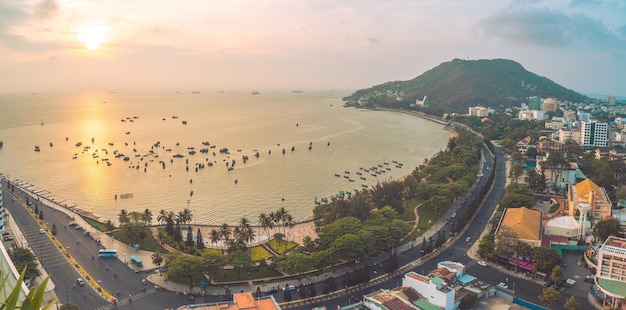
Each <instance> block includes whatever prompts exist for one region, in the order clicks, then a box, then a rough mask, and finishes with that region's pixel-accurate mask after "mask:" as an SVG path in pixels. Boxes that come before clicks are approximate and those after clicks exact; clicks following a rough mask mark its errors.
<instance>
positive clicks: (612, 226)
mask: <svg viewBox="0 0 626 310" xmlns="http://www.w3.org/2000/svg"><path fill="white" fill-rule="evenodd" d="M619 232H620V224H619V221H618V220H617V219H609V220H604V221H600V222H598V223H596V225H595V226H594V227H593V235H594V236H595V237H596V239H597V240H600V241H601V242H604V240H606V239H607V238H608V237H609V236H617V235H618V234H619Z"/></svg>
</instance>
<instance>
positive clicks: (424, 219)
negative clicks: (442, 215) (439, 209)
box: [417, 206, 435, 233]
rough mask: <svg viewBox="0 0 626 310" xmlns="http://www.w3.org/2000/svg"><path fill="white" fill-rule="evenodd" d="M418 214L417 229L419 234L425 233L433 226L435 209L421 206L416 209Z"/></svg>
mask: <svg viewBox="0 0 626 310" xmlns="http://www.w3.org/2000/svg"><path fill="white" fill-rule="evenodd" d="M417 212H418V214H419V224H418V225H417V228H418V229H419V231H420V233H423V232H425V231H426V230H428V229H429V228H430V227H431V226H433V225H435V208H429V207H427V206H421V207H420V208H419V209H417Z"/></svg>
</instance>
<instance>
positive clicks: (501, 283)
mask: <svg viewBox="0 0 626 310" xmlns="http://www.w3.org/2000/svg"><path fill="white" fill-rule="evenodd" d="M498 286H499V287H501V288H504V289H508V288H509V286H508V285H506V283H504V282H500V283H499V284H498Z"/></svg>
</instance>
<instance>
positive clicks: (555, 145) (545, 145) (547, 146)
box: [537, 138, 565, 154]
mask: <svg viewBox="0 0 626 310" xmlns="http://www.w3.org/2000/svg"><path fill="white" fill-rule="evenodd" d="M537 147H538V148H539V152H540V153H541V154H547V153H551V152H560V153H561V154H564V153H565V142H561V141H556V140H552V139H547V138H543V139H539V144H538V145H537Z"/></svg>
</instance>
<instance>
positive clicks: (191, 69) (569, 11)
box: [0, 0, 626, 96]
mask: <svg viewBox="0 0 626 310" xmlns="http://www.w3.org/2000/svg"><path fill="white" fill-rule="evenodd" d="M625 16H626V1H622V0H606V1H605V0H551V1H542V0H518V1H502V0H475V1H466V0H386V1H380V0H342V1H336V0H311V1H308V0H300V1H296V0H293V1H292V0H228V1H218V0H195V1H190V0H177V1H161V0H82V1H79V0H2V1H0V93H12V92H46V91H68V90H106V91H118V90H170V89H171V90H176V91H192V90H197V91H200V90H290V89H300V90H308V89H311V90H313V89H334V90H356V89H361V88H367V87H370V86H373V85H376V84H381V83H384V82H387V81H398V80H409V79H412V78H414V77H416V76H419V75H421V74H422V73H424V72H425V71H427V70H429V69H431V68H433V67H435V66H437V65H439V64H440V63H442V62H446V61H451V60H452V59H454V58H461V59H494V58H505V59H511V60H514V61H517V62H519V63H520V64H521V65H522V66H524V67H525V68H526V69H527V70H529V71H531V72H534V73H536V74H538V75H541V76H545V77H547V78H549V79H551V80H553V81H555V82H557V83H559V84H561V85H563V86H564V87H567V88H570V89H573V90H575V91H578V92H583V93H600V94H606V95H617V96H626V83H625V82H624V80H625V78H624V74H626V17H625Z"/></svg>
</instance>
